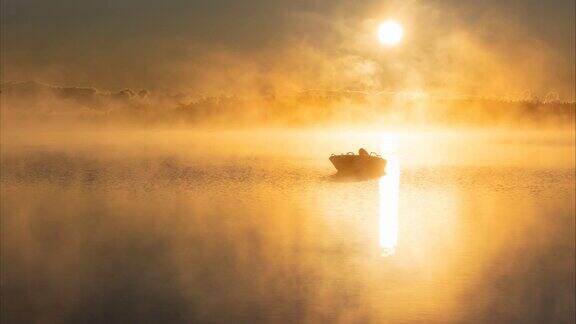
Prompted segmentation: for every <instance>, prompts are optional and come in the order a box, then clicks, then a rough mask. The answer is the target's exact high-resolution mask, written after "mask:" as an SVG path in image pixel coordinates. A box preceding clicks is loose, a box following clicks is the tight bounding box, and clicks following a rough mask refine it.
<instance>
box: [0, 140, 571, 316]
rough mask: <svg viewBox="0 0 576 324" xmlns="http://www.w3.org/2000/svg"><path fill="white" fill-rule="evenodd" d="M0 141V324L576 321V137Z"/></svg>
mask: <svg viewBox="0 0 576 324" xmlns="http://www.w3.org/2000/svg"><path fill="white" fill-rule="evenodd" d="M2 137H3V138H2V169H1V171H2V172H1V194H2V195H1V206H0V212H1V215H2V218H1V220H2V224H1V225H2V228H1V234H2V246H1V249H2V250H1V252H2V277H1V279H2V322H3V323H15V322H70V323H80V322H139V323H141V322H184V323H190V322H209V323H224V322H245V323H317V322H324V323H453V322H457V323H513V322H517V323H573V322H574V320H575V302H576V300H575V293H576V291H575V284H576V282H575V275H576V271H575V264H574V260H575V257H576V256H575V253H576V247H575V215H576V211H575V204H576V201H575V183H576V181H575V180H576V179H575V172H576V171H575V135H574V131H573V130H554V131H543V130H540V131H535V130H522V129H520V130H509V129H476V130H471V129H443V130H439V129H428V130H417V131H416V130H413V131H398V130H363V131H359V130H358V129H344V130H342V129H324V130H317V129H316V130H295V129H293V130H271V129H261V130H236V131H222V130H211V131H210V130H204V131H199V130H184V129H176V130H117V129H116V130H115V129H108V130H92V131H90V130H84V131H75V132H66V131H62V130H47V131H43V132H23V131H16V132H8V133H5V134H3V136H2ZM361 146H363V147H366V148H367V149H368V150H369V151H377V152H379V153H382V154H383V155H384V156H385V158H386V159H387V160H388V165H387V174H386V175H385V176H384V177H382V178H380V179H373V180H368V181H351V180H350V179H339V178H338V177H334V176H333V173H334V170H333V167H332V166H331V164H330V162H329V161H328V157H329V155H330V154H331V153H338V152H348V151H356V150H357V149H358V148H359V147H361Z"/></svg>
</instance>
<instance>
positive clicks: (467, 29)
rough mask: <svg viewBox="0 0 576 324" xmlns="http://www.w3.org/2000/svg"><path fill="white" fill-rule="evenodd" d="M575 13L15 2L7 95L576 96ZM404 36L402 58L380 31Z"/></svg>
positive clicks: (565, 4)
mask: <svg viewBox="0 0 576 324" xmlns="http://www.w3.org/2000/svg"><path fill="white" fill-rule="evenodd" d="M574 6H575V4H574V1H573V0H552V1H538V0H522V1H521V0H504V1H497V0H487V1H456V0H436V1H415V0H405V1H382V0H381V1H373V0H356V1H344V0H316V1H279V0H266V1H265V0H244V1H237V0H210V1H208V0H204V1H184V0H167V1H152V0H119V1H112V0H98V1H96V0H83V1H79V0H54V1H43V0H26V1H24V0H5V1H3V2H2V47H1V54H2V69H1V80H2V82H8V81H26V80H36V81H40V82H46V83H50V84H56V85H68V86H94V87H97V88H102V89H111V90H118V89H124V88H135V89H140V88H146V89H152V90H154V89H159V90H172V91H190V92H203V93H206V92H215V93H234V94H243V93H251V94H252V93H262V92H266V93H269V92H274V93H281V92H284V91H293V90H301V89H310V88H321V89H342V88H346V89H358V90H369V91H426V92H433V93H440V94H449V95H453V94H463V95H481V96H502V97H512V98H519V97H525V96H529V95H538V96H547V95H552V96H555V97H556V96H557V97H559V98H562V99H566V100H574V98H575V97H576V95H575V90H574V85H575V82H576V81H575V80H576V71H575V70H576V66H575V64H576V63H575V61H576V58H575V37H576V36H575V29H576V27H575V20H576V19H575V15H576V14H575V7H574ZM387 19H393V20H395V21H398V22H399V23H400V24H401V25H402V27H403V30H404V38H403V39H402V42H401V44H399V45H398V46H394V47H393V48H390V47H385V46H382V44H380V43H379V42H378V37H377V29H378V25H379V24H380V23H381V22H382V21H385V20H387Z"/></svg>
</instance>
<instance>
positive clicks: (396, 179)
mask: <svg viewBox="0 0 576 324" xmlns="http://www.w3.org/2000/svg"><path fill="white" fill-rule="evenodd" d="M384 158H385V159H386V160H387V161H388V162H387V166H386V175H385V176H383V177H381V178H380V180H379V183H378V195H379V198H380V201H379V204H380V206H379V207H380V208H379V213H380V215H379V217H380V220H379V221H380V247H381V248H382V255H383V256H391V255H393V254H394V253H395V250H396V245H397V243H398V200H399V191H400V164H399V161H398V157H397V156H396V155H395V154H390V155H387V156H385V157H384Z"/></svg>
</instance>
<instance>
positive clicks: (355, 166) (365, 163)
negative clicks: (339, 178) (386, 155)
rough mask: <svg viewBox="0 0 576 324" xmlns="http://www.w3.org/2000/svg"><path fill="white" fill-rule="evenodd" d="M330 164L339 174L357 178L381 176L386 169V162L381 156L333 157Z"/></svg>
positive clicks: (348, 155) (352, 155) (349, 155)
mask: <svg viewBox="0 0 576 324" xmlns="http://www.w3.org/2000/svg"><path fill="white" fill-rule="evenodd" d="M330 162H332V164H333V165H334V167H335V168H336V170H337V171H338V173H339V174H347V175H356V176H380V175H383V174H384V170H385V168H386V160H384V159H383V158H381V157H379V156H361V155H355V154H346V155H332V156H331V157H330Z"/></svg>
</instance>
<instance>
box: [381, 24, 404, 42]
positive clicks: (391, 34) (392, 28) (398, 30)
mask: <svg viewBox="0 0 576 324" xmlns="http://www.w3.org/2000/svg"><path fill="white" fill-rule="evenodd" d="M403 35H404V32H403V30H402V26H401V25H400V24H399V23H397V22H395V21H393V20H389V21H385V22H383V23H382V24H381V25H380V26H379V27H378V40H380V42H381V43H382V44H384V45H388V46H394V45H397V44H398V43H400V41H401V40H402V36H403Z"/></svg>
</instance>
